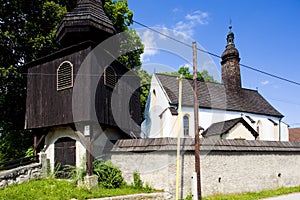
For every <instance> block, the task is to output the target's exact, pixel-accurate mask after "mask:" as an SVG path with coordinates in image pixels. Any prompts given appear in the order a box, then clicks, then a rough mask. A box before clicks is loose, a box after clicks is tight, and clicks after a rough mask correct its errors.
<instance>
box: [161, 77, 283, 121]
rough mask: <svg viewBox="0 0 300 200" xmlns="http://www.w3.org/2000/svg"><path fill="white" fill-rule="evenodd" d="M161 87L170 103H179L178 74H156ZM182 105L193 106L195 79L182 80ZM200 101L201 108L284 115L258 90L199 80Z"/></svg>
mask: <svg viewBox="0 0 300 200" xmlns="http://www.w3.org/2000/svg"><path fill="white" fill-rule="evenodd" d="M155 76H156V77H157V78H158V80H159V82H160V85H161V87H162V88H163V90H164V91H165V92H166V94H167V96H168V98H169V99H170V102H169V103H170V104H175V105H176V104H178V81H177V77H176V76H170V75H164V74H155ZM182 84H183V85H182V88H183V90H182V105H183V106H193V105H194V100H193V85H192V84H193V80H190V79H183V81H182ZM198 103H199V107H200V108H207V109H219V110H227V111H238V112H248V113H254V114H262V115H270V116H275V117H280V118H281V117H283V115H282V114H281V113H280V112H278V111H277V110H276V109H275V108H274V107H273V106H272V105H271V104H270V103H268V102H267V101H266V99H264V98H263V97H262V96H261V95H260V94H259V93H258V92H257V91H256V90H250V89H245V88H242V89H241V90H240V93H236V92H231V91H229V90H225V87H224V85H223V84H220V83H210V82H201V81H198Z"/></svg>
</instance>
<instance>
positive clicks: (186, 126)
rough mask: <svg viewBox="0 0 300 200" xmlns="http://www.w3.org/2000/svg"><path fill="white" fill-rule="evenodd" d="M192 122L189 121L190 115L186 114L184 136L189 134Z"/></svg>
mask: <svg viewBox="0 0 300 200" xmlns="http://www.w3.org/2000/svg"><path fill="white" fill-rule="evenodd" d="M189 126H190V122H189V116H187V115H185V116H184V117H183V135H184V136H189V128H190V127H189Z"/></svg>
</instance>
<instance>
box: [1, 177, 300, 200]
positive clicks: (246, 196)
mask: <svg viewBox="0 0 300 200" xmlns="http://www.w3.org/2000/svg"><path fill="white" fill-rule="evenodd" d="M143 192H145V190H144V189H135V188H133V187H132V186H125V187H123V188H119V189H105V188H102V187H98V188H95V189H92V190H87V189H84V188H78V187H76V186H75V185H74V184H73V183H71V182H69V181H66V180H57V179H42V180H35V181H30V182H27V183H23V184H20V185H13V186H9V187H7V188H5V189H0V200H2V199H5V200H6V199H26V200H27V199H28V200H30V199H32V200H33V199H34V200H36V199H37V200H38V199H40V200H44V199H45V200H50V199H55V200H56V199H60V200H64V199H68V200H69V199H71V198H75V199H89V198H100V197H109V196H119V195H126V194H137V193H143ZM294 192H300V186H298V187H291V188H279V189H277V190H268V191H262V192H257V193H256V192H249V193H243V194H231V195H214V196H208V197H203V200H255V199H261V198H266V197H271V196H279V195H283V194H289V193H294Z"/></svg>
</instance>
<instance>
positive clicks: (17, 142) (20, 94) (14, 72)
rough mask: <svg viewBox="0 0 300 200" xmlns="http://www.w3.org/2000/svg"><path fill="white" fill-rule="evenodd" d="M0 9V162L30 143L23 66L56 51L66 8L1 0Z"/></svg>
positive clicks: (43, 0)
mask: <svg viewBox="0 0 300 200" xmlns="http://www.w3.org/2000/svg"><path fill="white" fill-rule="evenodd" d="M1 5H2V8H1V9H0V40H1V42H0V83H1V85H0V110H1V115H0V133H1V135H0V144H1V145H0V160H2V161H4V160H9V159H15V158H18V157H20V156H24V155H25V152H26V150H27V149H28V147H29V146H30V145H31V144H32V141H33V140H32V137H31V135H30V131H26V130H23V129H24V121H25V101H26V69H25V68H24V63H28V62H30V61H33V60H35V59H37V58H39V57H43V56H45V55H47V54H49V53H51V52H54V51H55V50H57V49H59V43H58V42H57V40H56V39H55V31H56V28H57V26H58V24H59V21H60V19H61V17H62V16H63V14H64V13H65V12H66V9H65V8H64V7H62V6H60V5H59V4H57V3H55V2H52V1H46V0H30V1H25V0H21V1H20V0H18V1H17V0H5V1H3V0H1Z"/></svg>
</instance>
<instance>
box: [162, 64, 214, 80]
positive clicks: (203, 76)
mask: <svg viewBox="0 0 300 200" xmlns="http://www.w3.org/2000/svg"><path fill="white" fill-rule="evenodd" d="M163 74H168V75H174V76H179V75H182V77H183V78H187V79H193V74H192V73H191V72H190V69H189V68H188V67H184V66H181V67H180V68H179V69H178V71H177V72H164V73H163ZM197 80H199V81H204V82H213V83H216V82H217V81H216V80H215V79H214V77H213V76H211V75H210V74H209V73H208V71H207V70H203V71H201V72H197Z"/></svg>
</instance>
